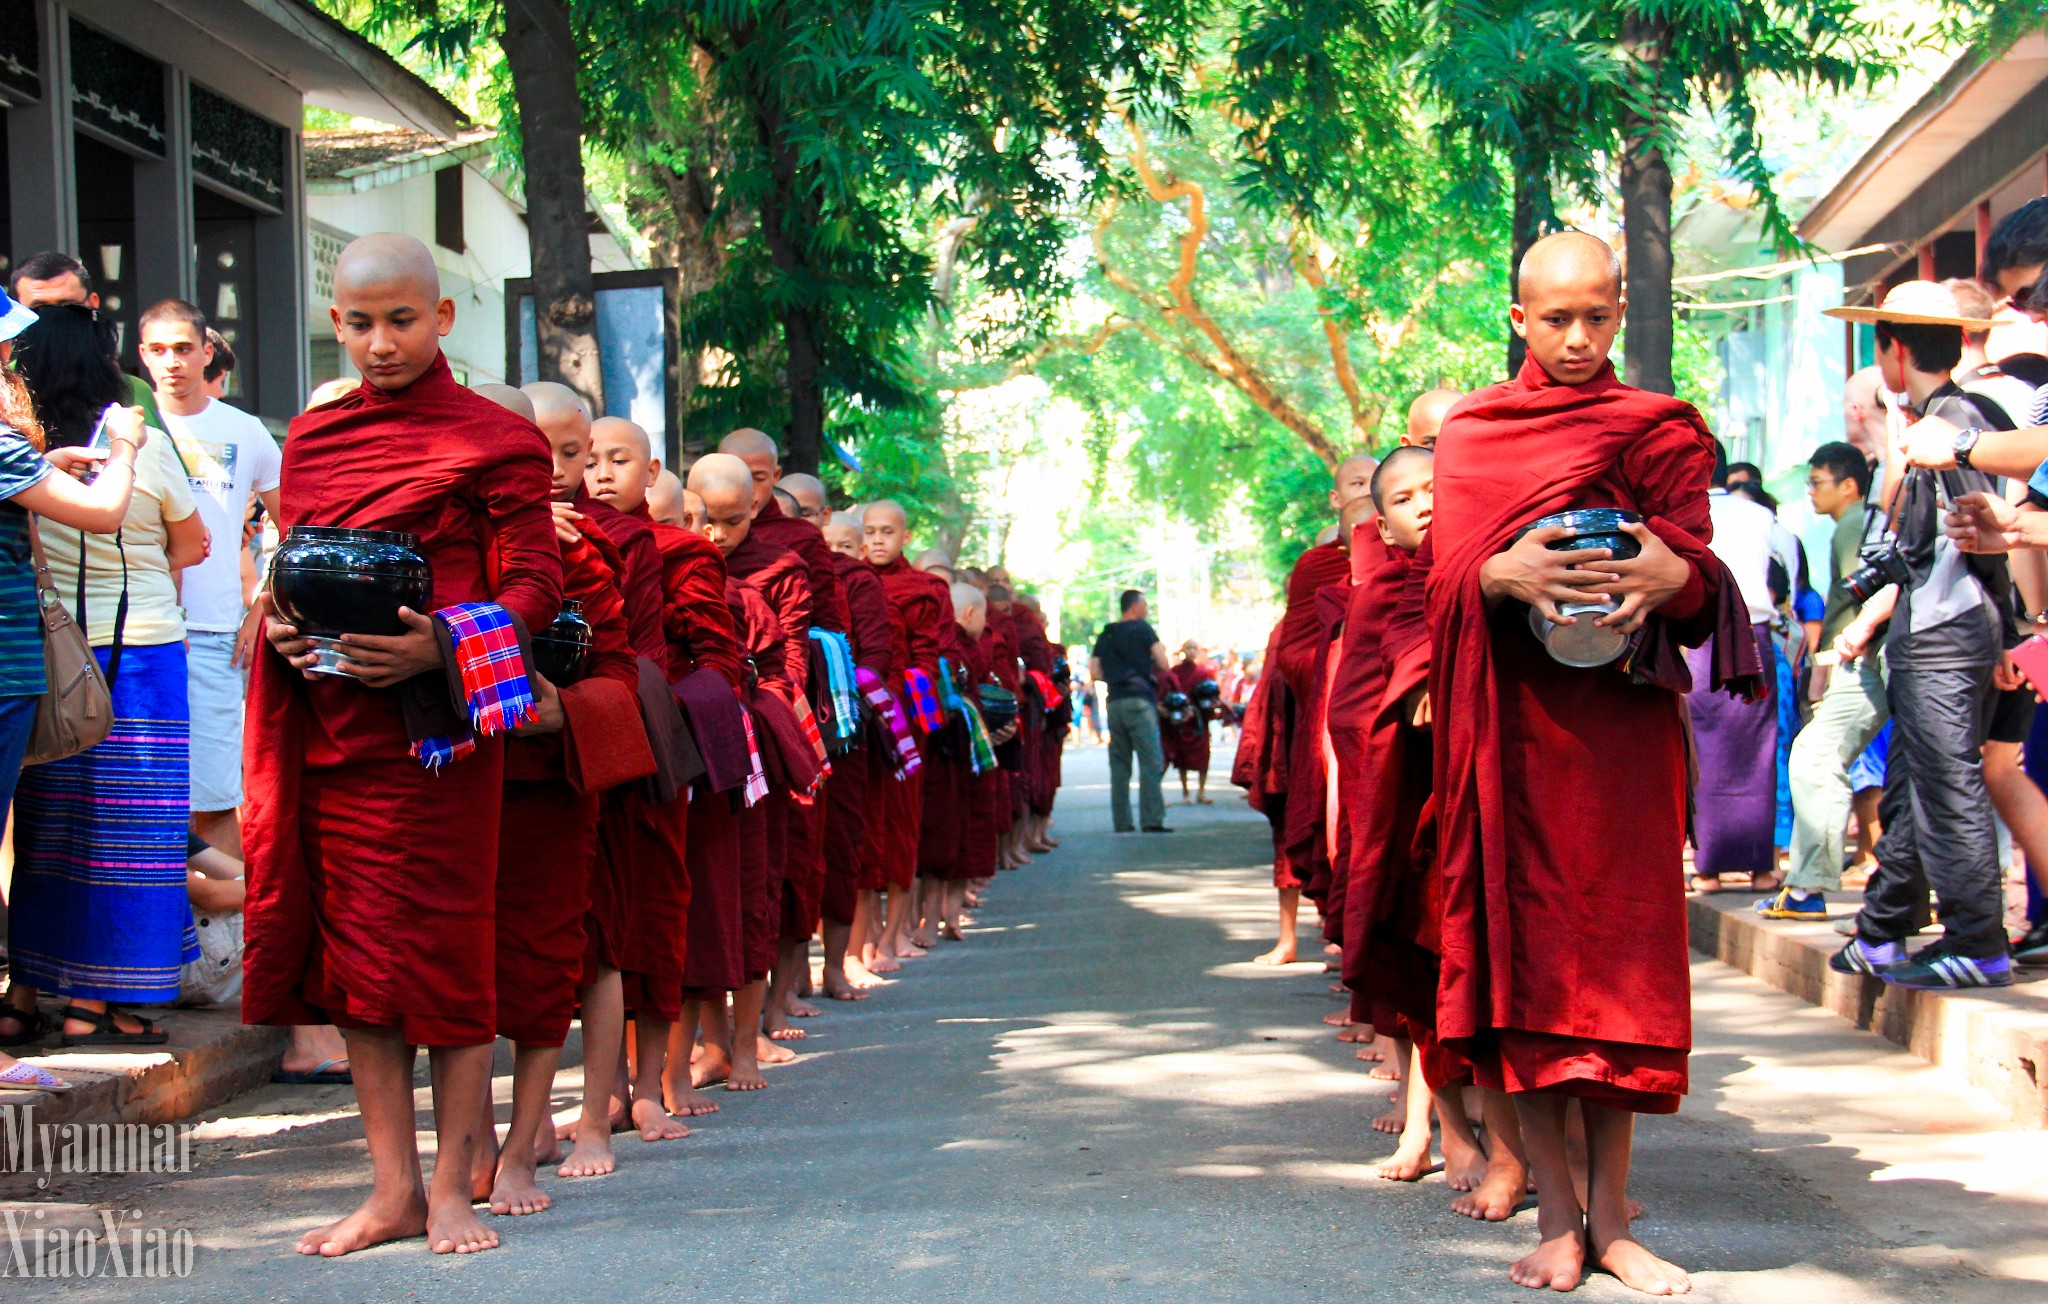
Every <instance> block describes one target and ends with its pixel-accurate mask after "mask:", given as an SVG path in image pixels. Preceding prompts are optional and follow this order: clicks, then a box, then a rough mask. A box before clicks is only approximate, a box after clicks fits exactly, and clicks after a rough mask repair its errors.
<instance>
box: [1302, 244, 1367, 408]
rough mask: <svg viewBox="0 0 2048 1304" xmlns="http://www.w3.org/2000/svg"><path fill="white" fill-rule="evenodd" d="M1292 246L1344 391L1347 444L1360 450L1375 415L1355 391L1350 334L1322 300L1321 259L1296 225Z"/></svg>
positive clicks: (1325, 281) (1323, 277) (1324, 285)
mask: <svg viewBox="0 0 2048 1304" xmlns="http://www.w3.org/2000/svg"><path fill="white" fill-rule="evenodd" d="M1293 244H1294V268H1295V270H1296V271H1298V272H1300V273H1301V279H1303V280H1304V281H1307V282H1308V283H1309V287H1310V288H1311V289H1313V290H1314V291H1315V292H1316V319H1317V320H1318V321H1320V322H1322V324H1323V338H1324V339H1325V340H1327V341H1328V342H1329V345H1330V366H1331V368H1332V369H1333V370H1334V371H1335V372H1336V373H1337V385H1338V388H1340V389H1342V390H1343V391H1344V402H1345V404H1346V405H1347V406H1349V407H1350V409H1351V442H1352V443H1354V444H1357V445H1358V446H1359V447H1361V448H1362V447H1364V446H1365V445H1367V444H1369V443H1371V442H1372V426H1373V424H1374V423H1375V422H1377V420H1378V418H1379V413H1378V411H1376V410H1375V411H1372V412H1368V411H1367V404H1366V401H1365V395H1364V394H1362V393H1360V392H1359V388H1358V370H1357V368H1355V367H1353V366H1352V365H1351V336H1350V333H1349V332H1347V331H1346V330H1345V329H1344V328H1343V327H1342V326H1341V325H1339V324H1338V322H1337V314H1336V313H1334V312H1332V311H1330V309H1329V307H1328V306H1327V305H1326V304H1324V303H1323V301H1322V300H1323V295H1324V292H1325V291H1327V290H1328V289H1329V288H1330V279H1329V277H1328V276H1327V275H1325V274H1324V272H1323V260H1322V256H1321V255H1320V254H1318V253H1317V252H1316V251H1315V250H1314V249H1309V248H1305V247H1304V246H1305V244H1306V241H1304V240H1303V238H1302V232H1301V228H1300V226H1299V225H1297V226H1296V227H1295V230H1294V241H1293ZM1375 406H1377V405H1375Z"/></svg>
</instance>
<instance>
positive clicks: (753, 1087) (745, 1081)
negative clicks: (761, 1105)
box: [725, 1064, 768, 1091]
mask: <svg viewBox="0 0 2048 1304" xmlns="http://www.w3.org/2000/svg"><path fill="white" fill-rule="evenodd" d="M767 1085H768V1079H767V1078H764V1077H762V1076H761V1070H760V1068H759V1067H758V1066H756V1065H753V1064H735V1065H733V1066H732V1076H731V1077H729V1078H727V1079H726V1080H725V1089H726V1090H727V1091H760V1090H762V1089H764V1088H765V1087H767Z"/></svg>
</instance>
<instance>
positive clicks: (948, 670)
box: [939, 657, 996, 774]
mask: <svg viewBox="0 0 2048 1304" xmlns="http://www.w3.org/2000/svg"><path fill="white" fill-rule="evenodd" d="M939 698H940V701H941V702H942V703H943V704H944V706H945V708H946V709H947V710H948V711H951V712H952V713H953V714H954V715H957V716H958V717H960V723H961V724H962V725H963V726H965V728H966V730H967V763H968V765H969V767H970V768H971V769H972V770H973V771H974V773H976V774H987V773H988V772H989V771H990V770H993V769H995V768H996V748H995V743H994V742H992V741H990V739H989V736H988V722H987V721H985V720H983V719H982V718H981V711H980V709H979V708H977V707H976V706H975V705H974V704H973V703H972V702H969V701H968V700H967V699H966V698H964V697H962V696H960V690H959V689H957V688H955V687H954V686H953V665H952V663H951V662H950V661H948V660H947V659H946V658H944V657H940V658H939Z"/></svg>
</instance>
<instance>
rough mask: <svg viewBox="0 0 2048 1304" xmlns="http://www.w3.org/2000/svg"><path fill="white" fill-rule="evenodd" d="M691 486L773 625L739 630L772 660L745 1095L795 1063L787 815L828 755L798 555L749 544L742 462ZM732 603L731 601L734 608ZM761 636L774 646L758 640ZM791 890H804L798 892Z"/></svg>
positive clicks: (765, 682)
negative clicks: (814, 730) (817, 726)
mask: <svg viewBox="0 0 2048 1304" xmlns="http://www.w3.org/2000/svg"><path fill="white" fill-rule="evenodd" d="M688 484H689V488H690V489H691V491H692V492H694V493H696V494H697V495H698V496H699V497H700V498H702V499H703V500H704V517H705V537H706V538H708V539H710V541H711V542H712V543H713V544H715V545H716V546H717V548H718V550H719V551H720V552H721V553H722V554H724V556H725V565H726V571H727V574H728V576H729V577H730V578H731V580H732V581H733V582H734V583H735V584H737V585H739V586H740V587H741V588H743V589H744V590H746V591H747V592H750V593H752V594H753V595H754V596H755V597H756V598H758V599H759V600H760V601H761V603H763V604H765V609H766V611H767V613H768V616H767V621H768V623H769V624H770V625H771V626H772V628H770V629H768V630H761V629H758V628H755V629H752V630H743V631H742V633H743V634H744V635H747V636H748V637H749V639H750V641H756V646H758V647H760V648H762V650H763V651H768V652H770V654H771V655H772V656H773V661H772V663H769V662H767V661H766V658H765V657H764V656H762V655H760V654H759V653H757V654H756V655H755V661H754V670H755V673H756V675H757V676H758V684H757V686H756V690H755V691H754V692H753V693H752V694H751V695H750V697H749V701H748V708H749V711H750V714H751V717H752V720H753V724H754V732H755V734H756V736H757V739H758V743H759V746H760V748H761V751H762V756H763V760H764V761H765V762H767V763H768V765H769V766H770V774H769V793H768V796H767V798H766V801H765V802H764V807H765V812H766V814H765V820H764V823H765V825H766V833H767V842H768V845H767V873H766V875H765V879H764V881H763V882H762V884H761V886H760V888H759V894H760V895H757V896H756V898H755V899H754V900H753V901H751V902H749V903H748V904H747V907H746V908H747V914H748V925H747V931H748V943H747V957H748V958H747V969H748V982H747V984H746V986H745V987H743V988H742V989H741V990H740V991H739V992H738V993H736V994H735V996H734V999H733V1033H732V1042H733V1046H734V1055H733V1070H732V1080H731V1082H730V1083H729V1085H732V1086H734V1087H736V1088H739V1089H746V1088H747V1087H751V1086H753V1085H755V1083H756V1082H759V1084H760V1085H766V1084H765V1080H761V1079H759V1076H758V1067H757V1064H758V1062H764V1061H765V1062H768V1063H782V1062H786V1061H788V1060H790V1059H793V1058H795V1057H794V1055H793V1054H792V1053H790V1052H789V1051H787V1050H784V1049H783V1048H781V1047H778V1046H776V1045H775V1044H774V1043H775V1042H776V1041H780V1040H794V1039H798V1038H801V1036H802V1033H801V1032H798V1031H797V1030H795V1029H793V1028H791V1027H790V1026H789V1017H788V1009H787V1004H786V1001H787V998H788V996H789V993H790V991H791V989H793V988H794V986H795V983H796V970H797V968H798V967H799V966H801V967H803V968H806V969H807V968H808V967H809V963H810V961H809V958H808V948H809V944H810V937H809V935H808V934H805V935H804V936H803V937H801V938H797V939H792V938H789V937H787V936H786V935H785V934H784V931H783V927H782V925H783V921H784V918H785V914H786V911H785V906H784V893H785V891H786V890H788V889H787V888H786V885H785V882H784V880H785V879H786V878H788V877H789V876H790V870H791V869H792V867H794V868H795V869H796V870H797V873H798V875H799V876H801V875H802V874H803V873H804V871H805V865H804V862H803V860H802V857H803V855H804V854H805V849H804V848H803V847H801V846H799V845H797V844H796V835H797V830H795V829H793V828H792V823H793V822H792V820H791V819H790V816H789V812H790V810H791V809H792V808H793V807H795V806H796V805H797V804H798V803H799V802H800V801H813V800H815V795H816V794H815V788H816V783H817V781H818V779H819V777H820V774H821V770H822V764H823V759H824V758H823V755H822V750H819V751H814V750H813V748H812V745H811V743H810V741H809V739H808V738H807V737H806V735H805V734H804V732H803V730H802V728H801V724H800V720H801V712H800V706H801V704H802V702H803V694H804V683H805V678H806V676H807V675H808V673H809V646H808V644H809V629H810V611H811V591H810V585H809V583H808V581H807V579H806V577H805V567H804V564H803V560H802V559H801V558H800V557H798V556H797V555H796V554H795V553H793V552H790V551H788V550H787V549H780V548H772V547H770V546H769V545H767V544H764V543H762V542H761V541H760V540H759V539H757V538H754V537H753V532H752V526H753V523H754V511H755V507H754V504H755V502H756V493H755V481H754V479H753V477H752V474H751V472H750V470H749V468H748V466H747V464H746V463H745V462H743V461H741V460H740V459H739V458H737V457H734V456H732V455H730V454H726V453H711V454H707V455H706V456H704V457H700V458H698V459H697V461H696V463H695V464H693V465H692V466H691V467H690V478H689V482H688ZM820 541H821V542H822V536H821V539H820ZM834 578H835V579H836V578H837V577H836V576H835V577H834ZM730 602H731V599H730V597H729V598H728V605H730ZM747 623H749V624H751V625H753V626H757V627H758V626H759V625H760V624H761V623H762V622H761V619H760V618H759V617H752V618H750V619H749V620H748V622H747ZM764 638H765V639H767V640H769V641H767V642H765V643H763V642H758V640H761V639H764ZM795 890H799V891H803V890H807V888H806V887H805V886H804V885H802V884H799V885H798V887H797V888H796V889H795ZM764 898H765V899H764ZM767 974H772V975H773V981H774V987H773V988H772V990H771V989H770V988H769V987H768V986H767V985H766V982H765V980H764V978H763V977H762V976H761V975H767Z"/></svg>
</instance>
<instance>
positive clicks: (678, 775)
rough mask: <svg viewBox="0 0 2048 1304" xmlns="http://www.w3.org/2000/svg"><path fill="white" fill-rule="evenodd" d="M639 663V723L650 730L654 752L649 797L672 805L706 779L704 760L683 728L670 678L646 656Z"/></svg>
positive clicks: (693, 740) (648, 782) (648, 735)
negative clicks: (691, 787) (680, 796)
mask: <svg viewBox="0 0 2048 1304" xmlns="http://www.w3.org/2000/svg"><path fill="white" fill-rule="evenodd" d="M639 660H640V684H639V692H640V723H641V724H642V725H644V726H645V727H646V729H647V745H648V747H649V748H651V749H652V750H653V752H654V774H653V775H652V776H651V777H650V778H649V779H648V780H647V784H648V795H649V796H651V797H652V798H653V799H654V800H655V801H658V802H671V801H674V800H675V799H676V797H677V795H678V794H680V793H682V792H683V791H685V790H686V789H687V788H689V786H690V785H691V784H692V783H694V782H696V781H697V780H698V779H699V778H700V777H702V776H703V774H704V759H703V757H702V756H700V755H699V754H698V752H697V743H696V740H695V739H693V738H691V737H690V731H689V729H687V728H686V727H684V725H683V716H682V713H681V712H680V711H678V710H677V709H676V702H675V698H673V697H671V696H670V695H669V691H668V676H667V675H666V674H664V673H662V670H661V667H659V666H657V665H655V664H654V663H653V662H652V661H650V660H648V659H647V658H646V657H641V658H640V659H639Z"/></svg>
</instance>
